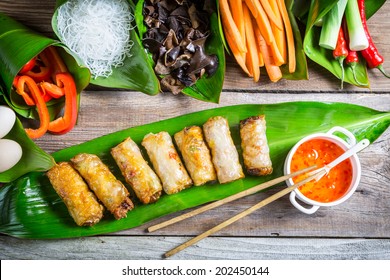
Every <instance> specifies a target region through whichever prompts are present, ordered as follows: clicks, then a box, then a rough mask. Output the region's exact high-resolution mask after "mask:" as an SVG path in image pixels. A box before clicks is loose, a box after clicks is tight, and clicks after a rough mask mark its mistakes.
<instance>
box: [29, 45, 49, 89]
mask: <svg viewBox="0 0 390 280" xmlns="http://www.w3.org/2000/svg"><path fill="white" fill-rule="evenodd" d="M38 58H39V60H40V61H39V62H40V63H38V61H37V63H35V67H34V68H33V69H31V70H30V71H27V72H26V73H25V75H27V76H30V77H31V78H33V79H34V81H35V82H37V83H39V82H43V81H49V80H50V77H51V74H52V72H53V69H52V66H51V63H50V60H49V58H48V57H47V55H46V54H45V53H44V52H41V53H40V54H39V55H38Z"/></svg>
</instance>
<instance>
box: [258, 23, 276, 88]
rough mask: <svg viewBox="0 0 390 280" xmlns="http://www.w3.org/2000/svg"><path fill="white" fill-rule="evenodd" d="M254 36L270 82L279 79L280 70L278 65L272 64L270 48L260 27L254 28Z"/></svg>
mask: <svg viewBox="0 0 390 280" xmlns="http://www.w3.org/2000/svg"><path fill="white" fill-rule="evenodd" d="M255 37H256V40H257V42H258V44H259V46H260V50H261V53H262V55H263V59H264V65H265V69H266V70H267V74H268V77H269V79H270V80H271V81H272V82H277V81H279V80H280V79H281V78H282V71H281V70H280V68H279V66H276V65H275V64H273V58H272V54H271V51H270V48H269V46H268V45H267V43H266V42H265V39H264V37H263V36H262V34H261V32H260V29H258V28H255Z"/></svg>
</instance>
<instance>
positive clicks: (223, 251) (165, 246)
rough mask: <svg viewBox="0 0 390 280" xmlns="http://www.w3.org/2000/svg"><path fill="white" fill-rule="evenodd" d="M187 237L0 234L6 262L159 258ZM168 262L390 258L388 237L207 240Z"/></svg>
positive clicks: (3, 257) (0, 243)
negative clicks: (36, 237) (23, 237)
mask: <svg viewBox="0 0 390 280" xmlns="http://www.w3.org/2000/svg"><path fill="white" fill-rule="evenodd" d="M186 240H188V238H186V237H131V238H129V237H112V236H99V237H89V238H79V239H71V240H61V241H59V240H20V239H15V238H5V237H3V236H0V258H1V259H2V260H7V259H28V260H35V259H37V260H42V259H51V260H55V259H60V260H72V259H90V260H124V259H126V260H148V259H161V258H162V255H163V254H164V253H165V252H167V251H168V250H170V249H172V248H174V247H176V246H178V245H180V244H182V243H183V242H185V241H186ZM170 259H173V260H175V259H185V260H205V259H209V260H212V259H214V260H217V259H225V260H239V259H251V260H269V259H272V260H352V259H353V260H376V259H378V260H379V259H382V260H383V259H387V260H388V259H390V240H389V239H376V240H373V239H329V238H324V239H317V238H292V239H289V238H228V237H209V238H207V239H205V240H202V241H201V242H199V243H198V244H196V245H195V246H192V247H189V248H187V249H186V250H184V251H182V252H180V253H178V254H177V255H174V256H173V257H171V258H170Z"/></svg>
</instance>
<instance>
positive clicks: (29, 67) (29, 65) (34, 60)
mask: <svg viewBox="0 0 390 280" xmlns="http://www.w3.org/2000/svg"><path fill="white" fill-rule="evenodd" d="M36 63H37V58H36V57H33V58H32V59H31V60H30V61H29V62H27V63H26V64H25V65H24V66H23V67H22V69H20V71H19V73H20V74H26V73H27V72H28V71H30V70H32V69H33V68H34V66H35V64H36Z"/></svg>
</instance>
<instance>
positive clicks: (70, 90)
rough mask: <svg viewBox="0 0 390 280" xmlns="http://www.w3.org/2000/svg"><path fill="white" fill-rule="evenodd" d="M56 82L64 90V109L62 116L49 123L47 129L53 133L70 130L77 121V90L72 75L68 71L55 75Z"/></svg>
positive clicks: (62, 132)
mask: <svg viewBox="0 0 390 280" xmlns="http://www.w3.org/2000/svg"><path fill="white" fill-rule="evenodd" d="M56 83H57V85H59V87H63V88H64V91H65V110H64V115H63V116H62V117H59V118H57V119H56V120H54V121H51V122H50V123H49V128H48V130H49V131H50V132H51V133H54V134H65V133H67V132H68V131H70V130H72V128H73V127H74V126H75V124H76V121H77V113H78V108H77V90H76V85H75V82H74V80H73V77H72V76H71V75H70V74H69V73H59V74H57V75H56Z"/></svg>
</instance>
